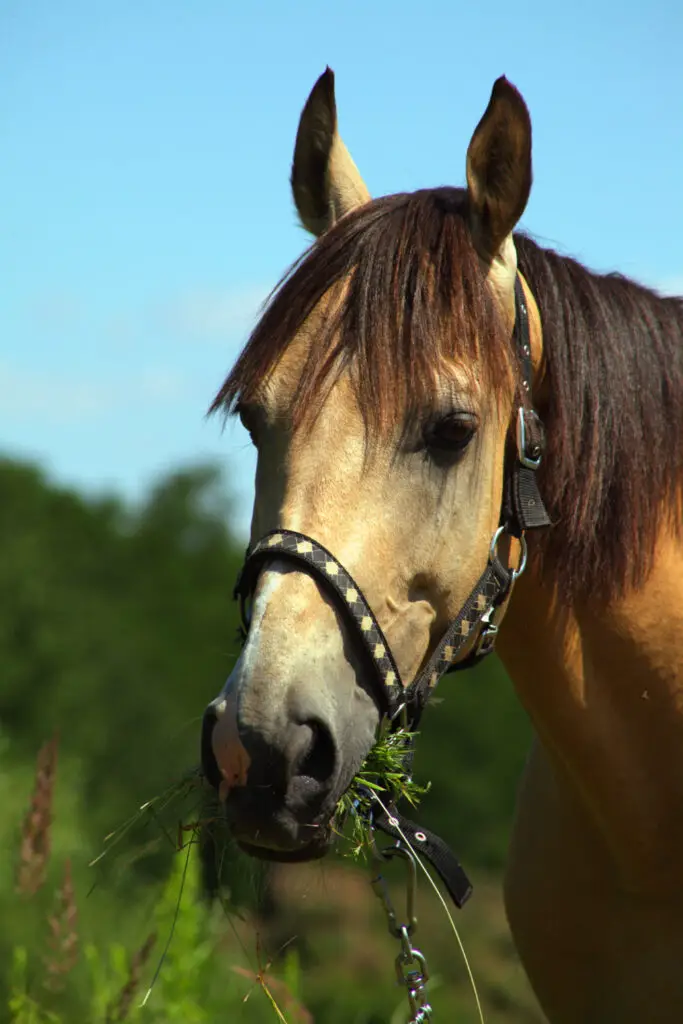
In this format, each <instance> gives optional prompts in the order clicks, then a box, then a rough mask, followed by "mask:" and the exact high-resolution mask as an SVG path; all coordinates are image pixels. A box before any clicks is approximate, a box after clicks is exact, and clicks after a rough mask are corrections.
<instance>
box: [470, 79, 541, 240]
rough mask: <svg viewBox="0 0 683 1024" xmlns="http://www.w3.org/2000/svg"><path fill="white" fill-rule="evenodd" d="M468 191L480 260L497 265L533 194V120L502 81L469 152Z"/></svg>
mask: <svg viewBox="0 0 683 1024" xmlns="http://www.w3.org/2000/svg"><path fill="white" fill-rule="evenodd" d="M467 191H468V195H469V203H470V213H471V218H472V231H473V234H474V238H475V244H476V245H477V248H478V250H479V252H480V254H481V255H482V256H483V257H484V258H485V259H487V260H493V259H495V258H496V257H497V256H498V255H499V254H500V253H501V250H502V249H503V246H504V244H505V241H506V239H507V238H508V236H509V235H510V234H511V233H512V231H513V229H514V227H515V225H516V224H517V221H518V220H519V218H520V217H521V216H522V214H523V213H524V209H525V207H526V204H527V200H528V198H529V192H530V191H531V119H530V117H529V111H528V110H527V107H526V103H525V102H524V100H523V99H522V97H521V96H520V94H519V93H518V92H517V90H516V89H515V87H514V85H511V84H510V82H508V80H507V79H506V78H505V77H504V76H503V77H502V78H499V79H498V80H497V81H496V83H495V84H494V86H493V90H492V92H491V99H490V100H489V105H488V107H487V108H486V111H485V112H484V116H483V117H482V119H481V121H480V122H479V124H478V125H477V127H476V128H475V130H474V135H473V136H472V139H471V141H470V144H469V147H468V149H467Z"/></svg>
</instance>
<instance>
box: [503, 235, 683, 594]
mask: <svg viewBox="0 0 683 1024" xmlns="http://www.w3.org/2000/svg"><path fill="white" fill-rule="evenodd" d="M515 243H516V246H517V253H518V260H519V269H520V270H521V271H522V273H523V274H524V277H525V278H526V280H527V281H528V283H529V285H530V286H531V290H532V292H533V293H534V296H535V298H536V302H537V304H538V307H539V310H540V312H541V319H542V323H543V342H544V351H545V357H546V365H547V370H546V372H547V392H548V396H549V397H548V408H547V409H544V410H542V412H543V416H544V420H545V425H546V432H547V437H548V452H547V455H546V459H545V467H544V470H543V480H542V490H543V495H544V497H545V499H546V501H547V503H548V506H549V509H550V511H551V514H552V516H553V519H554V520H556V521H557V523H558V525H557V528H556V529H554V530H550V531H548V534H547V537H546V539H545V550H546V553H547V555H548V556H549V559H550V560H551V561H552V565H553V567H554V568H555V570H556V575H557V578H558V580H559V581H560V584H561V585H562V589H563V590H564V591H565V593H577V592H583V593H585V594H597V595H600V596H603V597H604V596H609V594H614V593H617V592H619V591H621V590H623V588H624V587H626V586H637V585H638V584H639V583H641V582H643V580H644V579H645V577H646V575H647V573H648V571H649V570H650V568H651V566H652V562H653V557H654V549H655V543H656V540H657V535H658V533H659V530H660V528H661V526H662V522H663V517H665V516H669V518H670V522H671V525H672V526H673V528H674V529H675V530H677V531H679V532H680V531H681V528H682V526H683V523H682V521H681V514H680V511H681V510H680V493H681V487H682V485H683V299H679V298H663V297H662V296H660V295H657V294H656V293H655V292H653V291H650V290H649V289H647V288H643V287H642V286H641V285H638V284H636V283H635V282H633V281H630V280H628V279H627V278H625V277H622V276H621V275H619V274H605V275H601V274H594V273H592V272H591V271H589V270H587V269H586V268H585V267H583V266H582V265H581V264H580V263H578V262H576V260H572V259H569V258H567V257H565V256H559V255H558V254H557V253H555V252H553V251H552V250H548V249H541V248H540V247H539V246H538V245H536V244H535V243H534V242H532V241H531V239H529V238H526V237H525V236H523V235H519V236H516V237H515Z"/></svg>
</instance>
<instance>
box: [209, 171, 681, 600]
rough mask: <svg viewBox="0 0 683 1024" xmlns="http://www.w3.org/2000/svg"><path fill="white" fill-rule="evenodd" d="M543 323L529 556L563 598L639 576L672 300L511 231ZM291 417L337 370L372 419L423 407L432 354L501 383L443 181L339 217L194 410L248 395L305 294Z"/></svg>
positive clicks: (457, 210) (655, 497) (655, 481)
mask: <svg viewBox="0 0 683 1024" xmlns="http://www.w3.org/2000/svg"><path fill="white" fill-rule="evenodd" d="M515 240H516V244H517V250H518V254H519V265H520V270H521V271H522V273H523V274H524V276H525V278H526V280H527V281H528V282H529V284H530V286H531V289H532V291H533V293H534V295H535V298H536V301H537V303H538V306H539V309H540V312H541V318H542V322H543V337H544V346H545V356H546V364H547V371H546V372H547V392H548V395H549V399H548V407H547V409H543V410H542V413H543V416H544V419H545V423H546V430H547V435H548V452H547V455H546V459H545V465H544V468H543V470H542V473H543V480H542V490H543V494H544V497H545V498H546V501H547V504H548V507H549V511H550V513H551V516H552V518H553V520H554V521H555V522H556V524H557V525H556V526H555V527H554V528H553V529H550V530H548V531H546V536H545V538H544V540H543V542H542V543H543V549H544V556H545V557H546V560H547V562H548V564H549V565H550V566H551V567H552V570H553V573H554V575H555V577H556V579H557V580H558V583H559V585H560V588H561V590H562V592H563V594H564V595H565V596H566V597H568V598H569V597H571V596H575V595H578V594H581V593H583V594H596V595H600V596H602V597H606V596H609V595H610V594H614V593H617V592H619V591H620V590H622V589H623V588H624V587H626V586H629V585H637V584H638V583H639V582H641V581H642V580H643V579H644V577H645V576H646V574H647V572H648V570H649V568H650V566H651V564H652V559H653V554H654V546H655V541H656V538H657V534H658V532H659V529H660V527H661V525H662V517H663V515H665V514H666V510H667V508H670V509H671V510H672V521H674V522H675V523H676V526H677V527H678V528H679V529H680V528H681V524H680V517H679V519H678V520H674V518H673V517H674V509H676V508H677V504H678V503H677V495H678V494H680V488H681V484H682V483H683V443H681V442H682V440H683V300H681V299H667V298H662V297H660V296H658V295H656V294H655V293H654V292H651V291H649V290H647V289H645V288H642V287H641V286H639V285H637V284H635V283H633V282H631V281H628V280H627V279H625V278H623V277H621V276H618V275H606V276H600V275H597V274H593V273H591V272H590V271H588V270H587V269H586V268H585V267H583V266H581V264H579V263H577V262H576V261H574V260H571V259H568V258H565V257H562V256H559V255H557V254H556V253H554V252H552V251H549V250H544V249H541V248H540V247H539V246H537V245H536V244H535V243H534V242H533V241H531V240H530V239H529V238H527V237H525V236H523V235H519V236H516V239H515ZM342 283H344V290H343V292H341V291H340V292H339V293H338V294H339V301H336V302H333V303H330V304H329V307H328V310H327V312H326V313H325V315H324V317H323V319H322V322H321V323H320V325H319V329H317V330H316V335H315V338H316V340H315V344H314V345H312V346H311V349H310V352H309V357H308V361H307V364H306V366H305V368H304V372H303V376H302V380H301V386H300V388H299V389H298V391H297V394H296V397H295V400H294V406H293V410H292V411H293V415H294V416H295V418H300V417H301V416H302V415H303V414H304V413H307V412H309V411H311V410H314V409H315V408H316V407H317V406H319V404H320V402H321V401H322V398H323V395H324V388H325V387H326V386H329V384H330V383H332V382H333V380H334V376H333V373H334V372H336V370H337V369H338V368H339V367H341V366H345V365H348V366H350V368H351V370H352V372H353V375H354V380H355V383H356V388H357V392H358V397H359V401H360V404H361V408H362V409H363V411H364V415H365V416H366V418H367V420H368V421H369V423H371V424H372V425H374V426H375V427H377V428H380V429H381V428H382V427H384V426H387V425H389V424H391V423H394V422H396V421H397V420H399V419H402V418H404V417H405V415H406V413H407V412H408V413H409V412H410V411H411V410H413V409H417V408H424V407H425V406H428V405H429V404H430V403H432V402H433V401H434V398H435V394H436V391H435V384H436V380H437V371H438V367H439V364H440V362H441V361H442V360H443V359H445V358H453V359H457V360H458V361H462V362H463V363H464V364H465V365H469V366H472V367H474V366H476V368H477V372H478V373H479V374H480V375H481V378H482V380H483V382H484V384H485V385H486V386H488V387H490V388H491V389H495V390H496V392H497V393H498V394H501V393H502V392H503V391H506V392H507V393H509V388H510V386H511V385H512V384H513V383H514V382H515V379H516V360H515V355H514V352H513V351H512V346H511V343H510V337H509V331H506V330H504V329H503V326H502V323H501V321H500V318H499V316H498V313H497V310H496V307H495V305H494V303H493V302H492V300H491V296H490V293H489V290H488V288H487V287H486V283H485V277H484V273H483V270H482V265H481V261H480V260H479V258H478V256H477V254H476V252H475V250H474V247H473V244H472V239H471V235H470V232H469V228H468V226H467V217H466V195H465V193H464V192H463V191H462V190H459V189H450V188H442V189H432V190H424V191H420V192H415V193H411V194H406V195H395V196H387V197H385V198H383V199H378V200H375V201H374V202H372V203H370V204H368V205H366V206H364V207H362V208H361V209H359V210H358V211H356V212H355V213H352V214H350V215H349V216H347V217H345V218H343V219H342V220H341V221H340V222H339V223H338V224H337V225H336V226H335V227H334V228H333V229H332V230H330V231H329V232H327V233H326V234H325V235H323V236H322V237H321V238H320V239H319V240H318V241H317V242H316V243H315V245H314V246H313V247H312V248H311V249H310V250H309V251H308V252H307V253H306V254H304V256H303V257H302V259H301V260H300V261H299V262H298V263H297V264H295V266H294V267H293V268H292V269H291V270H290V272H289V274H288V275H287V276H286V277H285V278H284V280H283V282H282V283H281V284H280V286H279V287H278V289H277V290H276V291H275V293H274V295H273V296H272V298H271V300H270V302H269V304H268V306H267V308H266V310H265V312H264V314H263V317H262V318H261V320H260V322H259V323H258V325H257V326H256V328H255V330H254V332H253V333H252V335H251V337H250V339H249V342H248V344H247V346H246V348H245V350H244V351H243V353H242V355H241V356H240V357H239V359H238V361H237V363H236V364H235V367H234V368H233V370H232V372H231V374H230V376H229V377H228V379H227V380H226V382H225V384H224V385H223V387H222V388H221V390H220V392H219V393H218V395H217V396H216V399H215V400H214V403H213V405H212V407H211V408H212V411H213V410H216V409H219V408H221V409H223V410H225V411H230V410H232V409H234V407H235V405H236V403H237V402H238V401H240V400H248V399H249V396H250V395H252V394H253V393H254V391H255V389H256V388H257V387H258V385H259V383H260V382H261V381H262V380H263V379H264V378H265V376H266V375H267V374H268V372H269V371H270V370H271V369H272V367H273V366H274V365H275V364H276V363H277V362H278V360H279V359H280V357H281V356H282V354H283V353H284V351H285V349H286V348H287V346H288V344H289V343H290V341H291V339H292V338H293V337H294V335H295V334H296V333H297V331H298V330H299V329H300V328H301V327H302V325H303V324H304V322H305V321H306V319H307V318H308V317H309V316H310V315H311V314H312V313H313V311H314V310H315V309H316V306H317V305H318V303H319V302H320V300H321V299H322V298H323V297H324V296H325V295H327V294H328V293H329V292H330V291H331V290H334V289H335V287H336V286H338V285H340V284H342Z"/></svg>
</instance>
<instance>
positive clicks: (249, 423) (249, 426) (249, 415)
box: [235, 403, 256, 441]
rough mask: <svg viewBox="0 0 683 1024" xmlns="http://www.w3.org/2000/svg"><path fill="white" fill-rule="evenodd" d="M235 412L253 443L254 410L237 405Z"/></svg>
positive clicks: (246, 406)
mask: <svg viewBox="0 0 683 1024" xmlns="http://www.w3.org/2000/svg"><path fill="white" fill-rule="evenodd" d="M235 412H236V413H237V415H238V417H239V419H240V422H241V424H242V426H243V427H244V429H245V430H246V431H247V433H248V434H249V435H250V436H251V439H252V441H253V439H254V431H255V427H256V416H255V415H254V410H253V409H251V408H250V407H249V406H248V405H242V404H241V403H240V404H239V405H237V407H236V409H235Z"/></svg>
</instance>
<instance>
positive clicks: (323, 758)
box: [293, 718, 337, 782]
mask: <svg viewBox="0 0 683 1024" xmlns="http://www.w3.org/2000/svg"><path fill="white" fill-rule="evenodd" d="M301 725H302V726H305V727H306V728H307V729H308V730H309V732H310V734H311V735H310V740H309V742H308V744H307V747H306V750H305V752H304V754H303V756H302V757H301V760H300V761H299V763H298V764H295V765H294V766H293V775H294V776H298V777H301V776H307V777H308V778H311V779H314V780H315V781H316V782H327V780H328V779H329V778H331V776H332V775H333V774H334V770H335V766H336V761H337V751H336V746H335V742H334V740H333V738H332V733H331V731H330V729H329V728H328V726H326V725H325V723H324V722H321V721H320V719H318V718H311V719H309V720H308V721H305V722H301Z"/></svg>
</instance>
